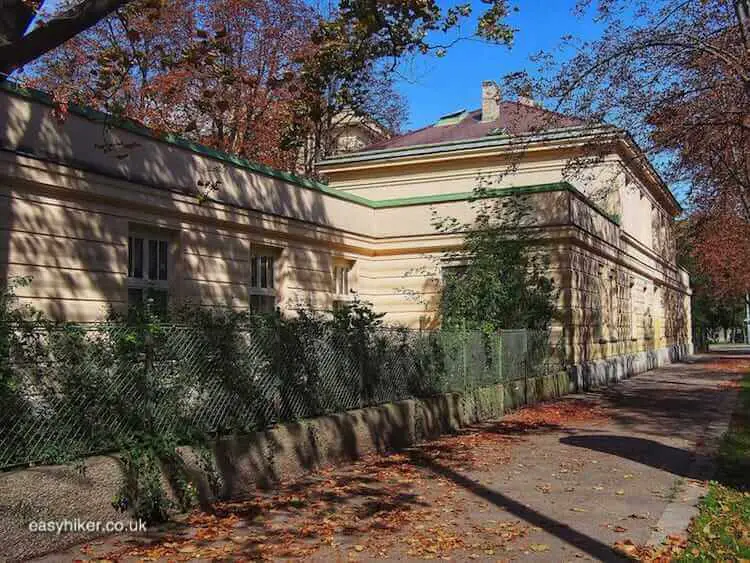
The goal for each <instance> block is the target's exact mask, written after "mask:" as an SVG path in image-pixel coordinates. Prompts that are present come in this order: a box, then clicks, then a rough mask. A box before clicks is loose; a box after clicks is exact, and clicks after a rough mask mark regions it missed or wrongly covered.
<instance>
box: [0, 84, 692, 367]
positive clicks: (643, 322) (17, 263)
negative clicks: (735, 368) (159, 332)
mask: <svg viewBox="0 0 750 563" xmlns="http://www.w3.org/2000/svg"><path fill="white" fill-rule="evenodd" d="M0 115H2V116H4V119H3V121H2V122H0V145H1V147H2V152H1V153H0V223H1V224H2V230H1V231H0V276H2V279H3V280H5V279H9V278H12V277H16V276H31V277H32V278H33V281H32V283H31V284H30V285H29V286H28V287H23V288H19V291H18V293H19V295H20V296H21V297H22V298H24V299H26V300H29V301H31V302H32V303H33V304H34V305H35V306H37V307H38V308H40V309H42V310H44V311H46V312H47V313H48V314H50V315H52V316H55V317H63V318H67V319H71V320H81V321H90V320H96V319H100V318H102V317H103V316H104V315H105V314H106V311H107V309H108V307H110V306H112V307H125V305H126V304H127V303H128V302H130V303H134V302H138V301H139V300H141V299H143V298H144V294H145V293H147V292H149V293H150V294H151V295H152V296H154V297H155V298H156V299H157V301H161V302H170V303H178V302H191V303H194V304H196V305H200V306H204V307H231V308H234V309H239V310H247V309H248V308H250V309H254V310H269V309H271V308H272V307H274V306H278V307H280V308H281V309H282V310H284V311H293V310H294V309H295V308H297V307H299V306H306V307H312V308H315V309H320V310H327V309H331V308H332V307H334V306H335V304H336V302H337V301H343V300H347V299H351V296H352V293H353V292H356V293H357V294H358V295H360V296H361V298H362V299H364V300H367V301H370V302H372V303H373V304H374V306H375V308H376V309H377V310H379V311H382V312H384V313H386V317H385V320H386V321H387V322H390V323H394V324H402V325H407V326H410V327H414V328H417V327H422V328H430V327H435V326H437V323H438V322H439V319H437V317H436V307H437V299H438V292H439V287H440V283H441V282H440V279H441V271H442V270H443V269H444V268H445V267H449V266H450V264H446V263H445V262H444V256H445V252H446V251H447V250H450V249H455V248H460V245H461V239H460V236H456V235H445V234H441V233H438V232H436V231H435V229H434V227H433V225H432V222H431V218H432V214H433V212H435V213H438V214H439V215H442V216H453V217H458V218H463V219H465V220H467V221H469V220H470V219H471V208H470V206H469V200H470V199H471V197H472V191H473V189H474V187H475V186H476V184H477V182H478V181H484V180H483V179H486V178H490V179H491V190H490V191H489V192H488V195H490V196H492V197H505V196H507V195H509V194H525V199H526V200H527V202H528V203H529V204H530V205H531V206H532V208H533V210H534V213H533V215H532V217H531V219H530V220H529V221H528V222H527V223H528V224H526V225H524V227H525V228H528V229H531V230H532V232H533V233H534V238H535V240H536V241H537V242H538V243H539V245H540V246H541V247H542V248H544V250H545V252H548V253H549V256H550V258H551V260H552V266H551V271H550V274H551V276H553V277H554V278H555V281H556V282H557V285H558V287H559V288H560V289H561V291H560V308H561V311H562V312H563V321H562V322H561V324H560V326H558V327H556V334H558V335H560V336H561V337H563V338H564V341H565V345H566V350H567V351H568V354H569V356H570V358H571V359H572V360H574V361H575V362H576V363H578V364H583V363H586V362H590V361H595V360H601V359H607V361H612V359H613V358H620V359H622V358H625V359H627V358H630V359H628V360H627V361H628V362H631V363H632V361H640V360H641V359H644V358H646V359H648V358H656V357H659V358H661V357H664V358H666V357H667V355H669V354H672V355H674V354H676V353H683V352H684V351H685V350H687V349H689V346H690V330H689V329H690V307H689V303H690V297H689V296H690V289H689V280H688V279H687V275H686V274H685V272H683V271H681V270H679V269H678V268H677V266H676V262H675V245H674V240H673V239H672V236H671V223H672V220H673V218H674V216H675V215H677V214H678V213H679V212H680V207H679V205H678V204H677V202H676V201H675V199H674V197H673V196H672V194H671V193H670V192H669V190H668V189H667V187H666V186H665V185H664V184H663V182H662V181H661V180H660V179H659V177H658V175H657V174H656V172H655V171H654V170H653V168H651V166H650V165H649V164H648V163H647V161H646V159H644V158H634V156H635V157H638V156H641V154H640V151H639V149H638V147H637V146H636V145H635V143H634V142H633V141H632V140H631V139H630V137H629V136H628V135H627V134H626V133H623V132H621V131H618V130H617V129H614V128H612V127H604V126H602V127H599V128H591V127H587V126H584V125H583V124H581V123H580V122H578V121H577V120H575V119H572V118H569V117H565V116H561V115H558V114H553V113H551V112H547V111H545V110H544V109H542V108H540V107H538V106H537V105H535V104H534V103H533V102H531V101H530V100H524V99H522V100H518V101H513V102H508V101H501V100H500V97H499V91H498V90H497V88H496V86H494V84H492V83H485V84H484V86H483V100H482V108H481V109H480V110H477V111H473V112H466V111H461V112H456V113H453V114H450V115H447V116H445V117H443V118H442V119H441V120H440V121H439V122H438V123H436V124H435V125H433V126H431V127H427V128H424V129H421V130H419V131H415V132H412V133H409V134H406V135H403V136H400V137H395V138H392V139H388V140H384V141H381V142H379V143H376V144H374V145H371V146H370V147H368V148H366V149H365V150H361V151H358V152H352V153H347V154H342V155H339V156H335V157H332V158H330V159H328V160H326V161H325V162H322V163H320V172H321V173H322V174H324V175H325V176H327V177H328V178H329V183H328V184H327V185H326V184H321V183H319V182H314V181H311V180H308V179H304V178H300V177H297V176H294V175H290V174H286V173H283V172H280V171H278V170H274V169H270V168H267V167H264V166H260V165H257V164H253V163H249V162H247V161H244V160H242V159H238V158H235V157H232V156H229V155H226V154H223V153H219V152H216V151H213V150H210V149H208V148H206V147H202V146H198V145H194V144H191V143H189V142H186V141H184V140H180V139H177V138H172V137H156V136H154V135H153V134H152V133H151V132H149V131H148V130H145V129H143V128H140V127H139V126H137V125H135V124H133V123H118V124H117V126H115V125H113V124H112V120H111V118H109V117H108V116H106V115H103V114H100V113H97V112H94V111H91V110H87V109H83V108H74V109H72V110H71V111H70V113H69V115H68V116H67V118H66V119H65V120H64V121H60V120H59V119H57V117H56V115H55V112H54V108H53V106H52V104H51V101H50V100H49V98H48V97H46V96H44V95H43V94H40V93H38V92H30V91H27V90H22V89H18V88H15V87H13V86H11V85H9V84H5V85H4V86H3V87H2V91H1V92H0ZM592 147H593V148H592ZM594 149H596V151H595V152H597V153H598V156H597V158H596V159H595V160H592V161H591V162H588V163H585V164H582V165H580V166H578V167H577V168H578V169H577V170H576V171H574V175H572V176H571V174H570V163H571V162H573V161H576V159H578V158H579V157H582V156H583V157H585V156H587V155H590V154H591V153H592V150H594ZM583 162H585V161H583ZM563 329H564V330H563ZM634 358H635V360H633V359H634ZM618 361H619V360H618ZM618 365H626V364H623V363H620V364H618Z"/></svg>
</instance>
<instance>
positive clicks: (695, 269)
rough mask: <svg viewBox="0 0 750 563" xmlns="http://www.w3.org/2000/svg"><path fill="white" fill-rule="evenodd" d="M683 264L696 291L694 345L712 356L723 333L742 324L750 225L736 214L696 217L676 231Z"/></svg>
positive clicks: (746, 282) (694, 291)
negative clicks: (711, 345) (714, 340)
mask: <svg viewBox="0 0 750 563" xmlns="http://www.w3.org/2000/svg"><path fill="white" fill-rule="evenodd" d="M676 227H677V228H676V239H677V257H678V263H679V264H680V266H681V267H683V268H685V270H687V271H688V273H689V274H690V281H691V285H692V289H693V296H692V319H693V342H694V344H695V346H696V348H697V349H698V350H703V351H706V350H707V349H708V342H709V340H710V339H711V338H712V337H713V336H714V334H715V332H716V331H717V330H718V329H725V330H730V329H735V328H737V327H739V326H740V325H741V324H742V319H743V316H744V313H745V311H744V309H745V299H746V295H747V294H746V292H747V291H748V288H750V283H749V282H750V274H748V273H747V272H746V271H745V270H746V268H742V267H738V265H741V264H746V263H747V259H748V258H750V238H748V235H750V225H748V223H747V222H746V221H744V220H743V219H742V217H740V216H739V215H738V214H736V213H729V212H727V211H726V210H725V211H724V212H723V213H722V212H720V211H718V210H714V211H713V212H711V213H705V214H695V215H693V216H691V217H689V218H688V219H685V220H683V221H680V222H679V223H677V225H676Z"/></svg>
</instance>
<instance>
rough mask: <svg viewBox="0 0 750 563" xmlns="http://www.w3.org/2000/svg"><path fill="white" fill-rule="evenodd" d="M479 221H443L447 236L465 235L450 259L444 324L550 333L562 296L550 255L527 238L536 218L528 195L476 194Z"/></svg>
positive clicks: (443, 299)
mask: <svg viewBox="0 0 750 563" xmlns="http://www.w3.org/2000/svg"><path fill="white" fill-rule="evenodd" d="M476 197H477V198H478V199H477V200H476V203H475V211H476V220H475V221H474V222H473V223H469V224H467V223H462V222H460V221H458V220H457V219H455V218H438V219H436V223H435V224H436V227H437V229H438V230H439V231H441V232H444V233H455V234H462V235H463V237H464V240H465V244H464V247H463V248H462V249H461V250H459V251H457V252H454V253H451V254H449V255H448V258H447V263H448V265H449V266H451V265H452V267H448V268H447V271H446V272H445V275H444V280H443V289H442V296H441V315H442V322H443V325H444V326H448V327H462V328H471V329H481V330H484V331H486V332H491V331H495V330H498V329H516V328H529V329H534V330H546V329H548V328H549V325H550V322H551V320H552V317H553V315H554V313H555V300H556V297H557V292H556V290H555V284H554V282H553V280H552V279H550V277H549V276H548V275H547V265H548V261H547V259H546V256H545V255H544V254H542V253H541V252H540V250H539V249H537V248H535V247H534V246H533V245H532V243H531V241H530V240H529V239H528V237H527V236H526V235H525V234H524V231H523V226H524V225H525V224H527V223H528V221H529V220H530V214H529V208H528V205H527V204H526V202H525V200H524V197H523V196H519V195H514V196H510V197H505V198H501V199H495V200H490V199H487V198H486V197H485V195H484V194H483V193H482V189H481V188H479V189H478V190H476Z"/></svg>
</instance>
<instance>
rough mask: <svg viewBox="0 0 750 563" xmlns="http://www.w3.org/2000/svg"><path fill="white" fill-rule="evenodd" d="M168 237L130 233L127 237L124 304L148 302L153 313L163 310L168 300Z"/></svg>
mask: <svg viewBox="0 0 750 563" xmlns="http://www.w3.org/2000/svg"><path fill="white" fill-rule="evenodd" d="M169 249H170V242H169V240H168V238H166V237H164V238H161V237H154V236H151V235H144V236H140V235H138V234H133V235H131V236H129V237H128V306H129V307H140V306H143V305H144V304H146V302H150V305H151V307H152V310H153V311H155V312H166V310H167V303H168V300H169V269H170V268H169Z"/></svg>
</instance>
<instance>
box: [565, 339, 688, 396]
mask: <svg viewBox="0 0 750 563" xmlns="http://www.w3.org/2000/svg"><path fill="white" fill-rule="evenodd" d="M692 353H693V347H692V344H691V343H687V344H675V345H673V346H668V347H667V348H659V349H656V350H648V351H645V352H639V353H637V354H628V355H625V356H616V357H614V358H607V359H606V360H596V361H593V362H586V363H583V364H579V365H576V366H574V367H572V368H571V369H570V370H569V375H570V383H571V391H587V390H589V389H594V388H596V387H601V386H605V385H611V384H613V383H617V382H618V381H621V380H623V379H625V378H628V377H632V376H634V375H637V374H639V373H643V372H645V371H648V370H651V369H656V368H658V367H662V366H665V365H667V364H670V363H672V362H679V361H682V360H684V359H686V358H687V357H689V356H690V355H691V354H692Z"/></svg>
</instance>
